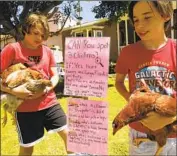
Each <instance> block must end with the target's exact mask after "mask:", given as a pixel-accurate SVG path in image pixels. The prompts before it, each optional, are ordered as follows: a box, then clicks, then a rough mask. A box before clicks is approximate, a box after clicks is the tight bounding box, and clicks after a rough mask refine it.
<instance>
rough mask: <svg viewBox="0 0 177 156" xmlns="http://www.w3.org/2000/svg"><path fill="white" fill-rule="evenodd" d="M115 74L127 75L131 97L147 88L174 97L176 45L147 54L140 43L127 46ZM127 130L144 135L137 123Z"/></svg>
mask: <svg viewBox="0 0 177 156" xmlns="http://www.w3.org/2000/svg"><path fill="white" fill-rule="evenodd" d="M115 71H116V73H120V74H128V77H129V90H130V92H131V93H132V92H133V91H134V90H135V89H136V88H139V87H140V86H141V85H144V84H146V85H148V86H149V88H150V89H151V90H153V91H155V92H159V93H161V94H166V95H170V96H174V97H176V42H175V41H174V40H172V39H168V42H167V44H166V45H165V46H163V47H162V48H160V49H158V50H147V49H146V48H145V47H144V46H143V45H142V44H141V43H140V41H139V42H137V43H135V44H132V45H129V46H127V47H125V48H123V49H122V51H121V53H120V56H119V57H118V59H117V64H116V67H115ZM130 127H131V128H133V129H135V130H137V131H140V132H145V129H144V128H143V126H142V124H141V123H140V122H134V123H131V124H130ZM173 137H174V136H173Z"/></svg>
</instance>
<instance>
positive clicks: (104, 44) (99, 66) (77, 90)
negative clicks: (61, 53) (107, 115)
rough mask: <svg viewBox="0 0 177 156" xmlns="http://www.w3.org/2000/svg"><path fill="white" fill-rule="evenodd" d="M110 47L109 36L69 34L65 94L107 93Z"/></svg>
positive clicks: (103, 94) (66, 52) (66, 50)
mask: <svg viewBox="0 0 177 156" xmlns="http://www.w3.org/2000/svg"><path fill="white" fill-rule="evenodd" d="M109 50H110V38H109V37H89V38H86V37H77V38H75V37H72V38H66V40H65V84H64V85H65V87H64V94H65V95H71V96H83V97H88V96H93V97H105V96H106V94H107V84H108V83H107V81H108V71H109Z"/></svg>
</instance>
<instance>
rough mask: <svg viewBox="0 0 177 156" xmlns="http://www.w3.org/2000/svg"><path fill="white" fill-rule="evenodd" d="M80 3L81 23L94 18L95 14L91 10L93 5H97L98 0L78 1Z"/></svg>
mask: <svg viewBox="0 0 177 156" xmlns="http://www.w3.org/2000/svg"><path fill="white" fill-rule="evenodd" d="M80 5H81V7H82V12H81V17H82V18H83V20H82V23H85V22H91V21H94V20H96V19H95V17H94V16H95V14H94V13H93V12H92V11H91V10H92V8H93V7H94V6H95V5H99V1H80Z"/></svg>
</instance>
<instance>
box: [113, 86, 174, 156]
mask: <svg viewBox="0 0 177 156" xmlns="http://www.w3.org/2000/svg"><path fill="white" fill-rule="evenodd" d="M148 115H151V116H152V115H154V116H157V115H158V116H161V117H162V118H164V119H166V118H167V119H169V120H167V121H166V122H164V121H165V120H163V119H162V120H161V122H162V123H163V122H164V124H163V125H162V124H161V125H160V126H159V127H156V129H154V128H152V127H151V123H146V124H145V122H143V120H147V119H148ZM161 117H160V118H161ZM135 121H140V122H141V123H142V125H143V126H144V127H145V128H146V129H147V136H148V139H150V140H152V141H157V143H158V146H159V148H158V150H157V151H156V153H155V155H159V154H160V152H161V151H162V147H163V146H164V145H165V144H166V140H167V137H168V135H169V134H172V133H177V121H176V99H175V98H172V97H170V96H168V95H161V94H159V93H154V92H152V91H151V90H150V89H149V88H147V87H142V88H139V89H137V90H135V91H134V93H133V94H132V95H131V97H130V99H129V102H128V104H127V105H126V106H125V107H124V108H123V109H122V110H121V111H120V112H119V113H118V115H117V116H116V117H115V119H114V121H113V124H112V126H113V135H115V133H116V132H117V131H118V130H120V129H121V128H122V127H124V126H126V125H127V124H130V123H132V122H135ZM151 122H154V121H151ZM158 122H159V121H158ZM156 126H158V124H157V123H156ZM146 140H147V139H146ZM142 141H145V139H144V138H137V139H135V140H134V142H135V143H136V144H137V145H138V144H139V143H141V142H142Z"/></svg>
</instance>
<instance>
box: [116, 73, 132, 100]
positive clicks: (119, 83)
mask: <svg viewBox="0 0 177 156" xmlns="http://www.w3.org/2000/svg"><path fill="white" fill-rule="evenodd" d="M125 77H126V74H119V73H116V82H115V87H116V89H117V91H118V92H119V93H120V95H122V96H123V97H124V99H125V100H126V101H128V99H129V97H130V92H128V90H127V89H126V87H125V84H124V80H125Z"/></svg>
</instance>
